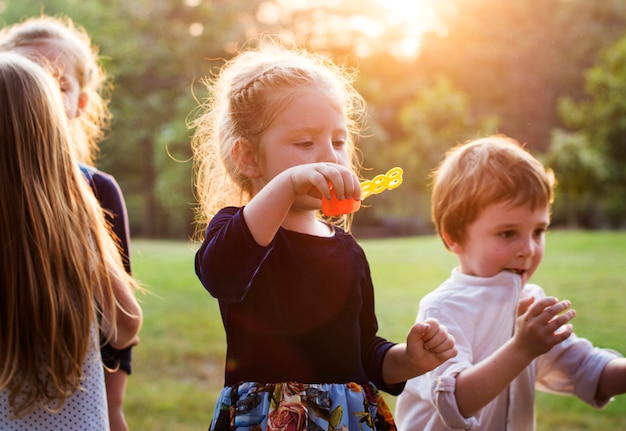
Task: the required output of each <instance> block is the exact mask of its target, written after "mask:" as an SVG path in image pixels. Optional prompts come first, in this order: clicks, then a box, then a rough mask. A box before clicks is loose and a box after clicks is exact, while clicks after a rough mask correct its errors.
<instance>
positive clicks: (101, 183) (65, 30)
mask: <svg viewBox="0 0 626 431" xmlns="http://www.w3.org/2000/svg"><path fill="white" fill-rule="evenodd" d="M0 50H10V51H13V52H17V53H19V54H22V55H25V56H27V57H29V58H31V59H32V60H34V61H36V62H38V63H40V64H42V65H43V66H44V67H46V69H47V70H48V71H49V72H50V73H51V74H52V75H53V76H54V77H55V78H56V79H57V81H58V87H59V89H60V90H61V93H62V94H63V101H64V105H65V112H66V115H67V119H68V122H69V123H68V124H69V129H70V131H71V133H72V135H73V137H74V139H73V142H74V145H75V150H76V152H77V156H78V161H79V162H80V163H81V169H82V171H83V174H84V175H85V177H86V178H87V180H88V181H89V184H90V186H91V188H92V190H93V191H94V193H95V195H96V197H97V198H98V200H99V201H100V205H101V206H102V207H103V208H104V209H105V210H106V212H105V216H106V218H107V221H108V222H109V223H110V224H111V225H112V227H113V233H114V234H115V238H116V241H118V242H119V245H120V250H121V254H122V259H123V261H124V265H125V267H126V271H127V272H128V273H130V272H131V262H130V233H129V227H128V214H127V210H126V204H125V202H124V196H123V194H122V191H121V188H120V186H119V185H118V183H117V181H116V180H115V178H114V177H113V176H111V175H109V174H107V173H105V172H103V171H101V170H98V169H96V168H95V167H94V163H95V160H96V156H97V153H98V150H99V144H100V141H101V140H102V139H103V138H104V137H105V134H106V132H107V130H108V128H109V124H110V120H111V112H110V110H109V107H108V104H109V98H108V95H109V90H110V88H111V86H110V79H109V77H108V75H107V73H106V70H105V69H104V68H103V67H102V66H101V64H100V58H99V54H98V48H97V47H96V46H95V45H94V44H93V43H92V41H91V39H90V37H89V35H88V34H87V32H86V31H85V29H84V28H82V27H81V26H79V25H77V24H76V23H74V22H73V21H72V20H71V19H70V18H66V17H53V16H46V15H41V16H37V17H32V18H28V19H26V20H24V21H22V22H19V23H17V24H14V25H12V26H8V27H6V28H4V29H2V30H1V31H0ZM131 349H132V346H128V347H127V348H125V349H123V350H121V351H120V350H117V349H114V348H112V347H111V345H110V344H105V345H104V346H103V347H102V350H101V353H102V356H103V360H104V364H105V366H106V369H107V372H106V374H105V379H106V383H107V397H108V402H109V416H110V420H111V430H112V431H126V430H127V425H126V419H125V417H124V411H123V401H124V394H125V391H126V384H127V380H128V376H129V374H130V373H131V361H132V350H131Z"/></svg>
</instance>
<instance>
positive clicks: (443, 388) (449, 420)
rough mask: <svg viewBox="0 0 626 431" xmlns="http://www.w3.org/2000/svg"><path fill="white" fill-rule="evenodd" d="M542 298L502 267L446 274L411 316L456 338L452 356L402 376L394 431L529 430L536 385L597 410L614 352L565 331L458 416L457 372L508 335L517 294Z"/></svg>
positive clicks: (540, 291)
mask: <svg viewBox="0 0 626 431" xmlns="http://www.w3.org/2000/svg"><path fill="white" fill-rule="evenodd" d="M528 296H534V297H535V299H540V298H544V297H545V296H546V295H545V293H544V291H543V289H541V287H539V286H537V285H533V284H527V285H525V286H522V282H521V277H520V276H519V275H517V274H514V273H512V272H509V271H504V272H501V273H499V274H497V275H496V276H494V277H490V278H482V277H474V276H469V275H465V274H463V273H461V272H460V271H459V269H458V268H455V269H454V270H453V271H452V274H451V276H450V278H449V279H448V280H446V281H445V282H444V283H443V284H442V285H441V286H439V287H438V288H437V289H436V290H434V291H433V292H431V293H429V294H428V295H426V296H425V297H424V298H423V299H422V301H421V302H420V308H419V312H418V315H417V321H424V320H425V319H427V318H429V317H434V318H436V319H438V320H439V322H440V323H441V324H443V325H445V326H446V328H447V329H448V331H449V333H450V334H452V335H453V336H454V338H455V340H456V345H457V349H458V352H459V353H458V355H457V356H456V357H454V358H452V359H449V360H448V361H446V362H444V363H443V364H442V365H441V366H439V367H437V368H436V369H434V370H433V371H431V372H429V373H427V374H424V375H422V376H419V377H415V378H413V379H411V380H409V381H408V382H407V384H406V387H405V389H404V391H403V392H402V394H400V396H399V397H398V399H397V403H396V412H395V420H396V424H397V426H398V430H399V431H415V430H428V431H439V430H449V429H465V430H485V431H500V430H503V431H504V430H507V431H530V430H534V429H535V413H534V404H535V395H534V391H535V389H538V390H542V391H545V392H552V393H557V394H562V395H575V396H577V397H579V398H580V399H582V400H583V401H585V402H586V403H588V404H590V405H592V406H594V407H596V408H599V407H602V406H604V405H605V404H606V403H608V402H609V401H610V399H600V400H597V399H594V396H595V392H596V387H597V384H598V379H599V378H600V374H601V372H602V370H603V369H604V367H605V366H606V364H607V363H608V362H609V361H610V360H611V359H614V358H616V357H619V356H620V355H619V354H618V353H617V352H614V351H611V350H608V349H598V348H595V347H593V346H592V345H591V343H590V342H589V341H587V340H585V339H583V338H578V337H577V336H576V335H575V334H572V335H571V336H570V337H569V338H568V339H567V340H565V341H563V342H562V343H560V344H558V345H556V346H554V347H553V348H552V349H551V350H550V351H549V352H548V353H546V354H544V355H541V356H539V357H538V358H536V359H535V360H534V361H533V362H532V363H531V364H530V365H529V366H528V367H527V368H526V369H525V370H524V371H523V372H522V373H521V374H520V375H519V376H518V377H517V378H516V379H515V380H514V381H513V382H512V383H511V385H509V387H508V388H507V389H506V390H504V391H503V392H502V393H501V394H500V395H498V397H496V398H495V399H494V400H492V401H491V402H490V403H489V404H487V405H486V406H485V407H484V408H483V409H481V410H480V412H479V413H478V414H477V415H476V416H472V417H469V418H464V417H463V416H462V415H461V413H460V412H459V408H458V406H457V404H456V398H455V396H454V390H455V385H456V375H457V374H459V373H460V372H461V371H463V370H465V369H467V368H469V367H471V366H473V365H474V364H476V363H479V362H480V361H482V360H483V359H485V358H486V357H488V356H489V355H491V354H492V353H493V352H494V351H495V350H497V349H498V348H499V347H500V346H502V345H503V344H504V343H505V342H506V341H507V340H509V339H510V338H511V337H512V335H513V331H514V329H515V319H516V313H517V303H518V301H519V299H520V298H522V297H528Z"/></svg>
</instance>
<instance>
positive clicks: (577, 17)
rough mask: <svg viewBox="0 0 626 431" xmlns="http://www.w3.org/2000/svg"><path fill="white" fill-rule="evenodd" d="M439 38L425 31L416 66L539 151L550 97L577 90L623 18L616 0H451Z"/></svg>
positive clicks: (549, 121) (549, 123)
mask: <svg viewBox="0 0 626 431" xmlns="http://www.w3.org/2000/svg"><path fill="white" fill-rule="evenodd" d="M453 5H454V6H455V8H454V9H453V10H452V11H451V12H450V13H448V14H447V16H445V17H444V18H443V20H444V22H445V24H446V27H447V28H448V32H447V34H445V37H439V35H436V34H433V33H429V34H426V35H425V40H424V44H423V50H422V55H421V56H420V58H419V59H418V66H419V67H420V68H422V69H424V70H427V71H428V73H429V74H430V75H432V74H437V73H438V74H444V75H446V76H448V77H449V78H450V79H451V80H452V82H453V83H454V85H455V86H456V87H457V88H459V89H460V90H461V91H463V92H465V93H467V95H468V97H469V99H470V100H471V105H472V109H473V110H474V111H475V112H476V113H478V114H485V113H488V114H495V115H497V116H498V117H500V118H501V120H502V122H501V128H500V131H501V132H502V133H506V134H509V135H511V136H513V137H515V138H516V139H518V140H520V141H522V142H527V143H528V145H529V147H531V148H533V149H535V150H539V151H544V150H545V149H546V148H547V145H548V143H549V140H550V130H551V129H552V128H553V127H555V126H556V125H558V120H559V119H558V116H557V114H556V110H555V106H556V100H557V98H558V97H560V96H562V95H565V94H568V95H573V96H578V95H580V89H581V88H582V82H583V72H584V70H585V69H586V68H588V67H589V66H590V65H591V64H593V63H594V62H595V60H596V58H597V52H598V49H599V48H601V47H603V46H606V44H607V43H611V41H614V40H616V38H618V37H619V36H620V35H621V33H622V31H623V28H624V24H625V23H626V2H624V1H623V0H603V1H588V0H509V1H500V0H453Z"/></svg>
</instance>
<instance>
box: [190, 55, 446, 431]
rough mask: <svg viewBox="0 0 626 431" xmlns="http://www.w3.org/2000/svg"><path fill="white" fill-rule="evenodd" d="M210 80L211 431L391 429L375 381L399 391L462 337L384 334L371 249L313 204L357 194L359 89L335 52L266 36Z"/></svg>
mask: <svg viewBox="0 0 626 431" xmlns="http://www.w3.org/2000/svg"><path fill="white" fill-rule="evenodd" d="M207 84H208V87H209V89H210V93H211V95H212V98H210V99H209V100H208V101H207V102H206V106H205V108H206V111H205V112H204V114H203V115H201V116H200V117H199V118H198V119H197V121H196V123H195V126H196V132H195V135H194V137H193V147H194V151H195V162H196V169H197V175H198V177H197V190H198V197H199V203H200V208H199V212H198V214H197V221H198V224H199V227H200V229H202V230H204V228H205V227H206V224H207V223H208V228H206V232H205V234H204V238H203V242H202V245H201V247H200V249H199V250H198V252H197V255H196V261H195V265H196V273H197V274H198V277H199V278H200V280H201V281H202V283H203V285H204V286H205V288H206V289H207V290H208V291H209V292H210V293H211V294H212V295H213V296H214V297H216V298H217V299H218V300H219V304H220V309H221V313H222V320H223V323H224V327H225V330H226V336H227V342H228V347H227V353H226V369H225V386H224V388H223V390H222V392H221V394H220V396H219V399H218V402H217V406H216V409H215V415H214V417H213V421H212V423H211V426H210V430H235V429H237V430H248V429H250V430H252V429H269V430H272V429H283V428H282V427H285V426H286V425H288V424H289V426H290V429H294V430H314V429H318V428H319V429H324V430H326V429H330V427H332V428H333V429H344V430H348V429H350V430H388V429H395V424H394V422H393V419H392V417H391V414H390V412H389V409H388V408H387V406H386V405H385V403H384V401H383V399H382V397H381V396H380V395H379V393H378V389H382V390H385V391H388V392H390V393H392V394H398V393H399V392H400V391H401V390H402V389H403V387H404V382H405V381H406V380H407V379H408V378H410V377H413V376H417V375H420V374H422V373H424V372H427V371H429V370H431V369H433V368H435V367H436V366H438V365H439V364H441V363H443V362H444V361H445V360H447V359H448V358H450V357H453V356H454V355H455V354H456V348H455V345H454V340H453V338H452V337H450V336H449V335H448V333H447V331H446V329H445V328H444V327H442V326H440V325H439V324H438V322H437V321H436V320H434V319H433V320H429V321H426V322H424V323H417V324H415V325H414V326H413V327H412V328H411V329H410V331H409V334H408V336H407V341H406V343H403V344H394V343H392V342H390V341H387V340H385V339H383V338H381V337H379V336H377V335H376V332H377V330H378V325H377V321H376V316H375V313H374V292H373V286H372V280H371V277H370V271H369V266H368V263H367V260H366V257H365V254H364V253H363V250H362V249H361V247H360V246H359V245H358V244H357V243H356V241H355V240H354V238H353V237H352V236H351V235H350V234H349V233H348V232H347V231H346V230H344V228H343V227H341V226H344V227H345V226H347V225H348V223H347V221H348V220H347V218H346V217H344V218H343V219H341V220H337V221H327V220H324V219H321V218H320V216H319V211H318V210H319V209H320V208H321V196H322V195H325V196H326V197H329V196H330V186H329V185H332V187H333V188H334V189H335V191H336V194H337V196H338V197H339V198H342V197H345V198H348V197H352V198H354V199H359V196H360V188H359V181H358V177H357V175H358V171H357V163H356V161H355V140H356V138H357V135H358V123H359V120H360V118H361V117H362V115H363V113H364V103H363V100H362V98H361V97H360V95H359V94H358V93H357V92H356V91H355V90H354V88H353V87H352V85H351V83H350V77H349V76H348V75H347V74H346V73H344V71H343V70H341V69H340V68H338V67H336V66H334V65H333V64H331V63H330V62H328V61H327V60H325V59H323V58H321V57H318V56H315V55H313V54H310V53H307V52H304V51H299V50H295V49H294V50H288V49H284V48H281V47H280V46H278V45H277V44H271V43H270V44H262V46H261V47H260V48H259V49H256V50H247V51H244V52H242V53H240V54H239V55H238V56H237V57H235V58H234V59H233V60H232V61H230V62H229V63H227V64H226V65H225V66H224V67H223V69H222V70H221V73H220V74H219V75H218V76H217V77H216V79H214V80H212V81H209V82H207Z"/></svg>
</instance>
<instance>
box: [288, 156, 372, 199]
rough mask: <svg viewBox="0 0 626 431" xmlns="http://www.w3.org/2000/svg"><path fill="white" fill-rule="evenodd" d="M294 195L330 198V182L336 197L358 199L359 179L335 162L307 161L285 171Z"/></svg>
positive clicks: (359, 193)
mask: <svg viewBox="0 0 626 431" xmlns="http://www.w3.org/2000/svg"><path fill="white" fill-rule="evenodd" d="M285 174H286V175H288V176H289V179H290V183H291V186H292V189H293V192H294V194H295V195H296V196H299V195H309V196H313V197H316V198H320V197H321V196H324V197H326V198H327V199H330V184H332V186H333V189H334V192H335V194H336V195H337V198H338V199H347V198H353V199H356V200H359V199H360V195H361V187H360V184H359V179H358V178H357V176H356V175H354V173H353V172H352V171H350V169H348V168H346V167H345V166H342V165H339V164H336V163H309V164H304V165H298V166H294V167H292V168H289V169H287V170H286V171H285Z"/></svg>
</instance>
